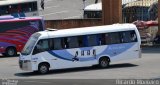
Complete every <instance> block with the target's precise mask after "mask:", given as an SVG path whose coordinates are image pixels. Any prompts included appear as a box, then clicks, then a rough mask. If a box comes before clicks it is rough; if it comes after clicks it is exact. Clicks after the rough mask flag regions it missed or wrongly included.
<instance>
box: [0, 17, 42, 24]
mask: <svg viewBox="0 0 160 85" xmlns="http://www.w3.org/2000/svg"><path fill="white" fill-rule="evenodd" d="M41 19H42V17H20V18H10V17H0V23H4V22H17V21H28V20H41Z"/></svg>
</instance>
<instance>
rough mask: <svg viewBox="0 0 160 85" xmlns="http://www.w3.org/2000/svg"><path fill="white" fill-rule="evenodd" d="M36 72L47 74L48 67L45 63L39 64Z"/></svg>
mask: <svg viewBox="0 0 160 85" xmlns="http://www.w3.org/2000/svg"><path fill="white" fill-rule="evenodd" d="M38 72H39V73H40V74H47V73H48V72H49V65H48V64H47V63H41V64H40V65H39V66H38Z"/></svg>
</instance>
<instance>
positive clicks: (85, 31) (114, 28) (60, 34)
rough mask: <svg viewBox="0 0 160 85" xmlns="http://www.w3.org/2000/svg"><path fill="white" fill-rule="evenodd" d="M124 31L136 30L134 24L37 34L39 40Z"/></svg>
mask: <svg viewBox="0 0 160 85" xmlns="http://www.w3.org/2000/svg"><path fill="white" fill-rule="evenodd" d="M126 30H137V28H136V26H135V25H134V24H113V25H105V26H94V27H84V28H74V29H63V30H57V31H42V32H38V33H40V34H41V36H40V38H41V39H45V38H48V36H49V37H50V38H56V37H67V36H78V35H85V34H96V33H107V32H117V31H126Z"/></svg>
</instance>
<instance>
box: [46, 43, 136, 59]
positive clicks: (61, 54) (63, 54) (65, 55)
mask: <svg viewBox="0 0 160 85" xmlns="http://www.w3.org/2000/svg"><path fill="white" fill-rule="evenodd" d="M133 45H135V43H125V44H114V45H108V46H106V48H105V50H104V51H103V52H101V53H99V54H97V55H96V56H88V57H86V58H84V57H83V58H82V57H76V58H78V61H81V62H83V61H91V60H95V59H97V58H98V57H100V56H102V55H109V56H110V57H115V56H117V55H119V54H121V53H123V52H125V51H126V50H128V49H130V48H131V47H132V46H133ZM92 49H93V47H85V48H80V50H81V51H86V50H92ZM48 52H49V53H50V54H51V55H53V56H54V57H57V58H60V59H63V60H68V61H74V58H75V55H72V54H70V53H69V52H68V51H67V50H55V51H48ZM114 52H116V54H115V53H114Z"/></svg>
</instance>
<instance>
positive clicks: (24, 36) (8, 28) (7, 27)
mask: <svg viewBox="0 0 160 85" xmlns="http://www.w3.org/2000/svg"><path fill="white" fill-rule="evenodd" d="M39 21H40V22H41V23H39ZM0 25H1V27H0V29H1V30H0V53H4V52H5V50H6V48H7V47H15V48H16V50H17V52H21V50H22V49H23V47H24V45H25V43H26V42H27V40H28V39H29V37H30V36H31V35H32V34H33V33H35V32H37V31H39V29H41V31H42V30H44V22H43V20H38V21H23V23H21V21H13V22H9V21H8V22H4V23H0Z"/></svg>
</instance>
